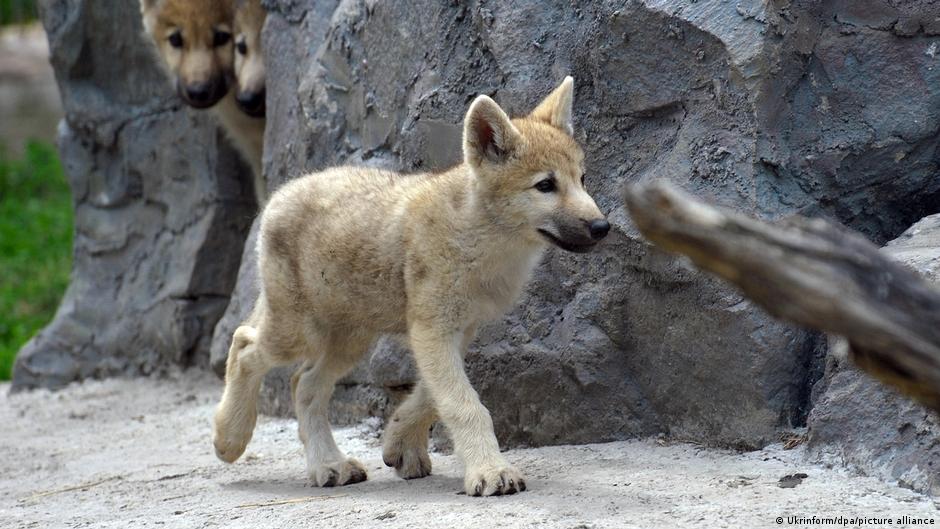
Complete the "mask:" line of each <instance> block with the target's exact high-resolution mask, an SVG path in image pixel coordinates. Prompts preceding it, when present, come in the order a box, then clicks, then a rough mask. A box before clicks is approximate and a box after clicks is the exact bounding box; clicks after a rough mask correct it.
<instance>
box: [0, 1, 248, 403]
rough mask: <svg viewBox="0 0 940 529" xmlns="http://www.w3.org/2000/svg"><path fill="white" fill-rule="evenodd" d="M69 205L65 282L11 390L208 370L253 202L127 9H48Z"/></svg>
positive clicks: (232, 157)
mask: <svg viewBox="0 0 940 529" xmlns="http://www.w3.org/2000/svg"><path fill="white" fill-rule="evenodd" d="M43 6H44V8H43V9H42V17H43V23H44V25H45V28H46V31H47V33H48V36H49V43H50V51H51V55H52V63H53V67H54V69H55V73H56V78H57V80H58V84H59V89H60V92H61V94H62V98H63V103H64V109H65V112H66V118H65V120H64V121H63V122H62V123H61V125H60V127H59V140H58V142H59V150H60V152H61V155H62V162H63V165H64V168H65V171H66V174H67V175H68V178H69V182H70V184H71V187H72V194H73V197H74V206H75V235H74V237H75V238H74V262H73V269H72V284H71V285H70V286H69V289H68V292H67V293H66V295H65V299H64V300H63V301H62V304H61V306H60V307H59V310H58V313H57V314H56V317H55V319H54V321H53V322H52V323H51V324H50V325H49V326H48V327H46V328H45V329H44V330H43V331H42V332H41V333H40V334H38V335H37V336H36V337H35V338H34V339H33V340H32V341H30V342H29V343H28V344H27V345H26V346H25V348H24V349H23V350H22V351H21V352H20V354H19V357H18V358H17V362H16V366H15V368H14V388H28V387H34V386H39V385H42V386H47V387H59V386H62V385H65V384H67V383H69V382H71V381H73V380H77V379H82V378H87V377H91V376H95V377H98V376H107V375H114V374H119V373H121V374H146V373H151V372H154V371H159V370H162V369H165V368H167V367H168V366H170V365H207V363H208V351H209V345H210V342H211V337H212V329H213V327H214V326H215V323H216V321H217V320H218V319H219V317H220V316H221V315H222V311H223V310H224V309H225V307H226V305H227V304H228V298H229V294H230V293H231V290H232V287H233V285H234V283H235V277H236V273H237V270H238V264H239V260H240V256H241V247H242V245H243V244H244V239H245V235H246V233H247V231H248V228H249V226H250V224H251V218H252V216H253V214H254V209H255V206H254V205H253V203H252V199H251V189H250V188H246V187H245V186H244V185H243V184H242V182H243V181H245V180H244V179H242V178H241V177H240V176H239V175H240V174H241V172H242V171H244V170H245V169H244V168H243V167H242V165H241V164H240V163H239V162H238V161H237V160H238V158H237V155H236V154H235V153H234V151H233V150H232V149H231V148H230V147H229V146H228V145H227V144H226V143H225V142H224V141H222V140H221V137H220V133H219V131H218V130H217V127H216V126H215V125H214V124H213V123H212V122H211V120H210V119H209V116H208V115H207V114H205V113H200V112H195V111H191V110H188V109H187V108H183V107H182V106H181V105H180V103H179V102H178V98H177V97H176V95H175V94H174V93H173V91H172V88H171V85H170V83H169V82H168V81H167V79H166V77H165V75H164V74H163V72H162V71H161V70H160V69H159V68H158V67H157V63H156V57H155V56H153V55H151V51H150V50H151V48H150V47H149V46H148V45H147V43H146V42H145V41H144V38H145V37H144V36H143V34H142V29H141V24H140V11H139V7H138V6H137V4H136V3H135V2H117V3H113V5H112V3H107V2H105V3H102V2H94V1H91V0H78V1H72V2H45V3H43Z"/></svg>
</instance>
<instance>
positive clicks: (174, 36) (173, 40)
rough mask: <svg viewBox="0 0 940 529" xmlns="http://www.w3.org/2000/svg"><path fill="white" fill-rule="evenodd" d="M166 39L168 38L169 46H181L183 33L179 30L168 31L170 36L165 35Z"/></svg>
mask: <svg viewBox="0 0 940 529" xmlns="http://www.w3.org/2000/svg"><path fill="white" fill-rule="evenodd" d="M166 40H168V41H169V42H170V46H173V47H174V48H182V47H183V35H181V34H180V32H179V31H174V32H173V33H170V36H169V37H167V39H166Z"/></svg>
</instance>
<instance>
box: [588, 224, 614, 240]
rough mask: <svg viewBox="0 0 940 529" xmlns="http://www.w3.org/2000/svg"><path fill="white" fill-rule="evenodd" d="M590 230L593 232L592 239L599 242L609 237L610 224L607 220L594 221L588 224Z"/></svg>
mask: <svg viewBox="0 0 940 529" xmlns="http://www.w3.org/2000/svg"><path fill="white" fill-rule="evenodd" d="M588 230H589V231H590V232H591V238H592V239H594V240H595V241H599V240H601V239H603V238H604V237H606V236H607V232H609V231H610V223H609V222H607V220H605V219H600V220H592V221H591V223H590V224H588Z"/></svg>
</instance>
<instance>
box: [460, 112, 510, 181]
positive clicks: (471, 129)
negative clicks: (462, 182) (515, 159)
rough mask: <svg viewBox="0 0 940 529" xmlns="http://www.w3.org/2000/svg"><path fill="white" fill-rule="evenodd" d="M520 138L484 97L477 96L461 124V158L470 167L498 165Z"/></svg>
mask: <svg viewBox="0 0 940 529" xmlns="http://www.w3.org/2000/svg"><path fill="white" fill-rule="evenodd" d="M520 139H521V135H520V133H519V130H518V129H516V127H515V126H514V125H513V124H512V122H511V121H509V116H507V115H506V113H505V112H503V109H501V108H499V105H497V104H496V102H495V101H493V100H492V99H490V98H489V97H487V96H478V97H477V98H476V99H475V100H474V101H473V104H471V105H470V110H468V111H467V117H466V118H464V122H463V156H464V160H465V161H466V162H467V163H468V164H470V165H471V166H473V167H476V166H479V165H480V164H481V163H483V161H484V160H485V161H488V162H492V163H500V162H502V161H505V160H506V158H507V157H508V156H509V155H510V154H512V152H513V151H514V150H515V148H516V146H517V145H518V143H519V141H520Z"/></svg>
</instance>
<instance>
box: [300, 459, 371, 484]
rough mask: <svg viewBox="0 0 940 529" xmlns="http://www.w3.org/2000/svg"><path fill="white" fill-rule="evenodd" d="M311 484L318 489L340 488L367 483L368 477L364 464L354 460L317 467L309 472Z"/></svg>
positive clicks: (333, 462)
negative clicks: (361, 482) (362, 482)
mask: <svg viewBox="0 0 940 529" xmlns="http://www.w3.org/2000/svg"><path fill="white" fill-rule="evenodd" d="M308 477H309V478H310V482H311V483H312V484H314V485H316V486H318V487H339V486H341V485H352V484H353V483H359V482H360V481H365V480H366V478H367V477H368V476H367V475H366V469H365V467H363V466H362V463H360V462H359V461H356V460H355V459H353V458H351V457H350V458H348V459H346V460H344V461H332V462H329V463H324V464H322V465H317V466H316V467H315V468H312V469H310V470H309V472H308Z"/></svg>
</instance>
